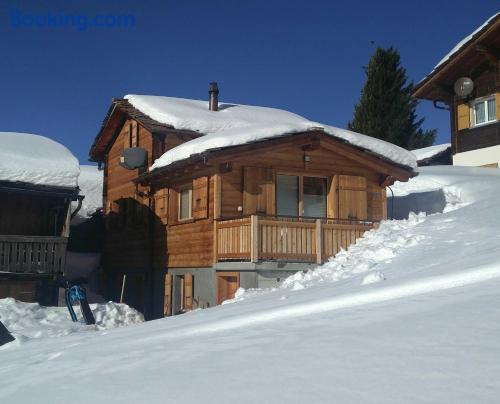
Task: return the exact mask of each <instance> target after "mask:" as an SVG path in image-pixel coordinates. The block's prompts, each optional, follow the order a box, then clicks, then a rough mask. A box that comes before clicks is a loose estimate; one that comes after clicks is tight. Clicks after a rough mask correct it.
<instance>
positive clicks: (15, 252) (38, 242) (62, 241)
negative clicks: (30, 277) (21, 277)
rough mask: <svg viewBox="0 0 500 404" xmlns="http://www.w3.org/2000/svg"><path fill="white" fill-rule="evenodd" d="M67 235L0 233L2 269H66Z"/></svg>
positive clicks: (58, 270) (30, 271)
mask: <svg viewBox="0 0 500 404" xmlns="http://www.w3.org/2000/svg"><path fill="white" fill-rule="evenodd" d="M67 242H68V239H67V238H66V237H44V236H10V235H8V236H6V235H0V271H5V272H12V273H27V274H28V273H29V274H33V273H35V274H53V273H57V272H62V271H63V270H64V264H65V258H66V244H67Z"/></svg>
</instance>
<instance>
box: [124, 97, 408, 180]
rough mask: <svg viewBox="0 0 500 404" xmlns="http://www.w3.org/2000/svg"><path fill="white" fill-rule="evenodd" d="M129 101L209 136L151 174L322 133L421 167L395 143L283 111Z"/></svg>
mask: <svg viewBox="0 0 500 404" xmlns="http://www.w3.org/2000/svg"><path fill="white" fill-rule="evenodd" d="M125 98H126V99H127V100H128V101H129V102H130V103H131V104H132V105H133V106H134V107H135V108H137V109H138V110H140V111H141V112H142V113H144V114H146V115H148V116H150V117H151V118H152V119H154V120H156V121H158V122H161V123H163V124H165V125H171V126H173V127H174V128H176V129H187V130H192V131H197V132H200V133H203V134H205V135H204V136H201V137H199V138H196V139H193V140H190V141H188V142H185V143H183V144H181V145H179V146H177V147H174V148H173V149H171V150H169V151H167V152H166V153H165V154H163V155H162V156H161V157H160V158H159V159H157V160H156V161H155V162H154V164H153V165H152V166H151V168H150V170H151V171H152V170H155V169H157V168H160V167H165V166H168V165H170V164H172V163H174V162H177V161H180V160H184V159H187V158H189V157H190V156H193V155H196V154H199V153H202V152H205V151H208V150H213V149H220V148H224V147H230V146H237V145H243V144H246V143H251V142H255V141H258V140H265V139H269V138H272V137H278V136H283V135H286V134H292V133H298V132H305V131H308V130H313V129H315V130H317V129H318V128H322V129H323V130H324V131H325V133H327V134H329V135H331V136H332V137H335V138H338V139H342V140H344V141H346V142H347V143H350V144H351V145H353V146H357V147H360V148H362V149H366V150H369V151H371V152H373V153H375V154H377V155H379V156H380V157H383V158H385V159H387V160H390V161H392V162H394V163H396V164H399V165H402V166H406V167H409V168H412V169H414V168H416V167H417V163H416V161H415V157H414V156H413V154H412V153H410V152H408V151H407V150H404V149H402V148H400V147H398V146H395V145H393V144H391V143H388V142H385V141H383V140H380V139H376V138H373V137H370V136H365V135H362V134H359V133H355V132H351V131H348V130H345V129H339V128H335V127H333V126H328V125H323V124H321V123H318V122H313V121H309V120H308V119H306V118H304V117H302V116H300V115H297V114H294V113H291V112H288V111H284V110H281V109H275V108H266V107H256V106H249V105H238V104H225V103H220V104H219V111H217V112H214V111H210V110H209V109H208V101H198V100H188V99H182V98H172V97H162V96H151V95H127V96H125Z"/></svg>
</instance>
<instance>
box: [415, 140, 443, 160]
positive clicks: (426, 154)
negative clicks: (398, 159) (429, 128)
mask: <svg viewBox="0 0 500 404" xmlns="http://www.w3.org/2000/svg"><path fill="white" fill-rule="evenodd" d="M450 147H451V144H450V143H443V144H437V145H434V146H429V147H424V148H422V149H416V150H412V151H411V152H412V153H413V154H414V155H415V157H416V158H417V161H422V160H425V159H428V158H431V157H434V156H436V155H438V154H440V153H442V152H444V151H446V150H448V149H449V148H450Z"/></svg>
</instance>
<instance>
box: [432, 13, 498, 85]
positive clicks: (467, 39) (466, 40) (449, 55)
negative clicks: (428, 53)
mask: <svg viewBox="0 0 500 404" xmlns="http://www.w3.org/2000/svg"><path fill="white" fill-rule="evenodd" d="M498 15H500V13H496V14H494V15H492V16H491V17H490V18H488V19H487V20H486V21H485V22H484V23H483V24H481V25H480V26H479V27H478V28H476V29H475V30H474V31H473V32H472V33H471V34H470V35H468V36H466V37H465V38H464V39H462V40H461V41H460V42H459V43H457V44H456V45H455V46H454V47H453V49H452V50H451V51H449V52H448V53H447V54H446V56H445V57H443V58H442V59H441V60H440V61H439V63H438V64H437V65H436V66H434V69H433V70H432V72H431V73H430V74H429V76H430V75H431V74H432V73H434V71H435V70H436V69H437V68H438V67H440V66H441V65H442V64H443V63H445V62H446V61H447V60H449V59H450V58H451V57H452V56H453V55H454V54H455V53H457V52H458V51H459V50H460V49H461V48H462V47H463V46H465V45H467V43H468V42H470V41H471V40H472V38H473V37H474V36H475V35H476V34H477V33H479V32H480V31H482V30H483V29H484V28H485V27H486V26H487V25H488V24H489V23H490V22H491V21H492V20H493V19H494V18H495V17H497V16H498ZM427 77H428V76H427ZM424 79H425V78H424Z"/></svg>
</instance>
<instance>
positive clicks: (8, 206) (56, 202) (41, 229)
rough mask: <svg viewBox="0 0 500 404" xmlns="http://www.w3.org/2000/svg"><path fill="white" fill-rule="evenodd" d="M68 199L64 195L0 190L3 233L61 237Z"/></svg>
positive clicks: (0, 221) (0, 220)
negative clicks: (53, 195) (42, 194)
mask: <svg viewBox="0 0 500 404" xmlns="http://www.w3.org/2000/svg"><path fill="white" fill-rule="evenodd" d="M68 206H69V201H65V200H64V198H60V197H50V196H37V195H29V194H13V193H4V192H2V193H0V234H5V235H7V234H9V235H30V236H60V235H61V233H62V231H63V226H64V223H65V220H66V212H67V208H68Z"/></svg>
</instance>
